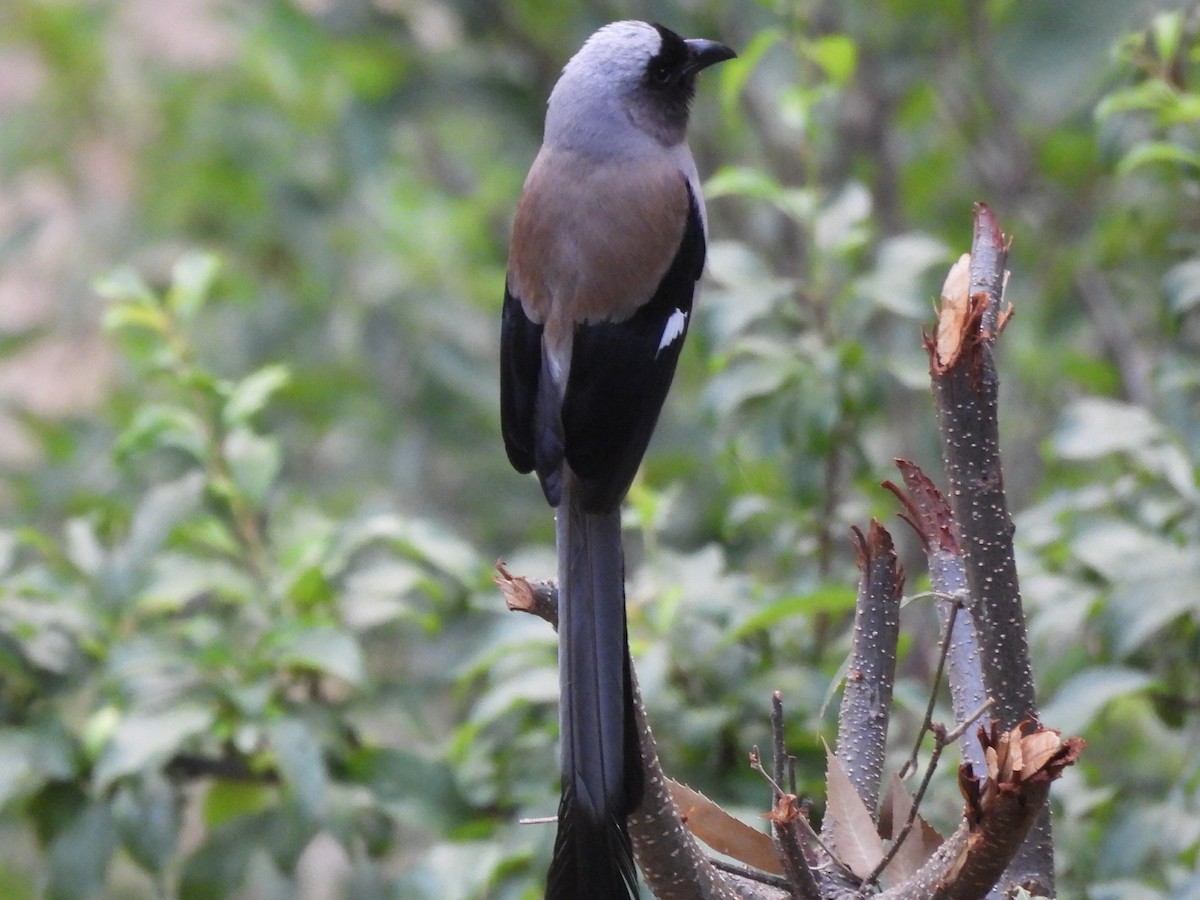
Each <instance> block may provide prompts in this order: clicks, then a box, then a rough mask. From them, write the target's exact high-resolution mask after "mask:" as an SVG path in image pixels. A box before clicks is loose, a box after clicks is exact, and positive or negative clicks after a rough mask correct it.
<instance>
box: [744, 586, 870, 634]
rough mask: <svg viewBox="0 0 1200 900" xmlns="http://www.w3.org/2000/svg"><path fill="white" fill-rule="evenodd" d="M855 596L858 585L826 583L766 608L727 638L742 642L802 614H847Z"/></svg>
mask: <svg viewBox="0 0 1200 900" xmlns="http://www.w3.org/2000/svg"><path fill="white" fill-rule="evenodd" d="M855 597H856V592H855V590H854V588H852V587H850V586H848V585H844V584H839V583H829V584H825V585H822V586H821V587H819V588H817V589H816V590H814V591H812V592H811V593H808V594H801V595H798V596H790V597H783V598H781V599H779V600H776V601H775V602H773V603H770V604H768V605H767V606H765V607H763V608H762V609H760V610H759V611H758V612H756V613H754V615H752V616H750V617H749V618H748V619H746V620H745V621H743V622H742V623H741V624H740V625H738V626H736V627H735V628H733V629H731V630H730V631H729V632H728V634H727V638H726V639H727V641H738V640H741V639H742V638H744V637H747V636H749V635H751V634H754V633H756V632H759V631H766V630H767V629H769V628H771V627H773V626H775V625H777V624H778V623H780V622H782V621H784V620H785V619H792V618H796V617H798V616H814V615H819V614H821V613H828V614H831V615H839V614H841V613H846V612H849V611H851V610H852V609H854V601H855Z"/></svg>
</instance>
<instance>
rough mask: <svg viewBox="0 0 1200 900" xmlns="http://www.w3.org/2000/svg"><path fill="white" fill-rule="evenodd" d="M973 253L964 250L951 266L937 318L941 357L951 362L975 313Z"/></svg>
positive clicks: (939, 355) (938, 358)
mask: <svg viewBox="0 0 1200 900" xmlns="http://www.w3.org/2000/svg"><path fill="white" fill-rule="evenodd" d="M970 290H971V254H969V253H964V254H963V255H962V256H960V257H959V258H958V260H957V261H956V262H955V263H954V265H952V266H951V267H950V271H949V272H948V273H947V274H946V281H945V283H944V284H943V285H942V305H941V309H940V310H939V311H938V320H937V345H936V346H937V361H938V363H939V364H940V365H942V366H948V365H950V363H951V362H952V361H953V360H954V359H956V358H957V357H958V354H959V351H960V350H961V349H962V344H963V338H964V337H965V335H966V333H967V328H968V324H967V323H968V320H969V319H970V316H971V297H970V293H969V292H970Z"/></svg>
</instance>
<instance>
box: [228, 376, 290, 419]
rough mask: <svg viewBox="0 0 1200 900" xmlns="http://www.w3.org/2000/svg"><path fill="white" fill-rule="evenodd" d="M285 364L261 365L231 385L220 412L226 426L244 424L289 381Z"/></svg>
mask: <svg viewBox="0 0 1200 900" xmlns="http://www.w3.org/2000/svg"><path fill="white" fill-rule="evenodd" d="M291 378H292V373H291V370H289V369H288V367H287V366H282V365H268V366H263V367H262V368H261V369H259V370H258V371H257V372H254V373H252V374H251V375H248V376H246V377H245V378H243V379H242V380H241V381H239V382H238V383H237V384H235V385H234V386H233V391H232V392H231V393H230V395H229V399H228V400H227V401H226V403H225V409H224V411H223V413H222V415H223V417H224V419H225V427H226V428H234V427H236V426H238V425H245V424H247V423H248V422H249V420H250V419H251V418H253V417H254V416H255V415H257V414H258V413H259V412H261V411H262V410H263V409H264V408H265V407H266V405H267V404H268V403H269V402H270V400H271V398H272V397H273V396H274V395H275V394H276V393H277V392H278V391H280V390H281V389H282V388H284V387H286V386H287V385H288V383H289V382H290V381H291Z"/></svg>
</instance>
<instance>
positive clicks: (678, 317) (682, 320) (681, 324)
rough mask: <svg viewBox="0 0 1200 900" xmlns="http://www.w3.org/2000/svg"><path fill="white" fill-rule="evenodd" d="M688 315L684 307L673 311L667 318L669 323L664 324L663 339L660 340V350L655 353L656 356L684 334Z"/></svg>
mask: <svg viewBox="0 0 1200 900" xmlns="http://www.w3.org/2000/svg"><path fill="white" fill-rule="evenodd" d="M687 317H688V314H687V313H685V312H684V311H683V310H682V309H677V310H675V312H673V313H671V318H669V319H667V324H666V325H664V326H663V333H662V340H660V341H659V342H658V352H656V353H655V354H654V355H655V356H658V354H659V353H662V352H663V351H664V350H666V349H667V348H668V347H670V346H671V344H673V343H674V342H675V341H677V340H678V339H679V338H680V337H681V336H682V335H683V329H685V328H686V327H687Z"/></svg>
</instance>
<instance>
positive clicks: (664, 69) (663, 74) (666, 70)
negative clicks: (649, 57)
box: [650, 62, 671, 84]
mask: <svg viewBox="0 0 1200 900" xmlns="http://www.w3.org/2000/svg"><path fill="white" fill-rule="evenodd" d="M650 80H651V81H653V82H654V83H655V84H669V83H670V81H671V67H670V66H668V65H667V64H666V63H662V62H658V63H654V65H652V66H651V67H650Z"/></svg>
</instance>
